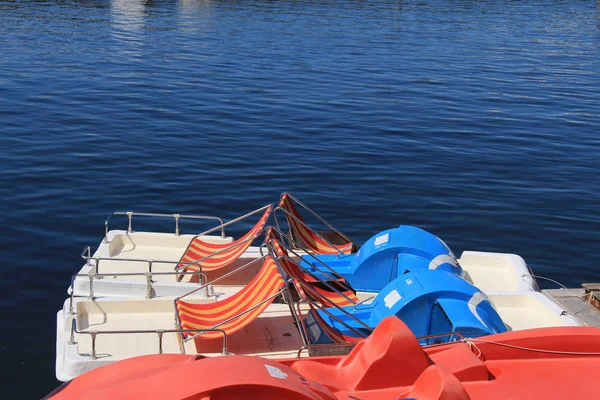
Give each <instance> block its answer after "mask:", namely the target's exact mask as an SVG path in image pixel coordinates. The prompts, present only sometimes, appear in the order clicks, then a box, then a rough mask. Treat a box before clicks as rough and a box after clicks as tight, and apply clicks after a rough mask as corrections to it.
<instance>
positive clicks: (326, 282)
mask: <svg viewBox="0 0 600 400" xmlns="http://www.w3.org/2000/svg"><path fill="white" fill-rule="evenodd" d="M275 258H276V259H279V258H285V259H286V260H288V261H289V262H291V263H293V264H295V265H296V266H297V267H298V268H300V270H302V271H303V272H305V273H307V274H308V275H310V276H311V277H312V278H313V279H316V280H317V281H318V282H320V283H322V284H324V285H325V286H327V287H328V288H329V289H331V290H332V291H334V292H335V293H337V294H339V295H341V296H342V297H343V298H345V299H346V300H348V301H349V302H350V303H352V304H353V305H355V306H356V305H357V303H356V302H355V301H354V300H352V299H351V298H349V297H348V296H346V295H345V294H344V293H342V292H340V291H339V290H337V289H336V288H335V287H333V286H332V285H330V284H329V283H328V281H325V280H322V279H320V278H318V277H317V276H316V275H313V274H312V273H311V272H310V271H308V270H307V269H306V268H303V267H302V266H301V265H299V264H297V263H296V262H294V261H293V260H292V259H291V258H290V257H289V256H285V255H281V256H278V257H275ZM321 272H322V271H321ZM324 274H325V276H328V277H329V278H332V277H331V276H329V275H327V274H326V273H324ZM332 281H335V279H332ZM338 284H339V285H341V286H345V287H346V288H347V289H348V290H352V289H351V288H350V287H348V286H346V285H344V284H343V283H342V282H338ZM312 292H313V293H315V291H314V290H313V291H312ZM317 296H320V297H324V296H322V295H319V294H318V293H317Z"/></svg>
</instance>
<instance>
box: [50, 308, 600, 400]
mask: <svg viewBox="0 0 600 400" xmlns="http://www.w3.org/2000/svg"><path fill="white" fill-rule="evenodd" d="M599 368H600V329H598V328H593V327H557V328H541V329H532V330H524V331H518V332H506V333H501V334H495V335H490V336H485V337H482V338H479V339H471V340H468V339H465V340H461V341H457V342H453V343H449V344H444V345H432V346H426V347H421V346H420V342H419V340H418V339H417V338H416V337H415V336H414V334H413V333H412V332H411V330H410V329H409V328H408V327H407V326H406V325H405V324H404V323H403V322H402V321H401V320H400V319H398V318H396V317H388V318H386V319H385V320H383V321H382V323H381V324H380V325H379V326H378V327H377V329H375V331H374V332H373V334H372V335H371V336H370V337H369V338H367V339H365V340H363V341H361V342H359V343H357V344H355V345H354V346H353V348H352V350H351V351H350V353H349V354H347V355H343V356H327V357H311V358H308V359H305V358H296V359H284V360H269V359H265V358H261V357H250V356H229V357H217V358H206V357H203V356H189V355H182V354H179V355H175V354H169V355H150V356H143V357H135V358H131V359H129V360H124V361H120V362H118V363H114V364H112V365H108V366H105V367H102V368H98V369H96V370H94V371H91V372H88V373H86V374H84V375H82V376H80V377H78V378H75V379H74V380H72V381H70V382H67V383H65V384H63V385H62V386H60V387H59V388H57V389H56V390H55V391H54V392H52V393H50V394H49V395H48V396H47V397H46V399H53V400H69V399H78V398H82V397H85V398H87V399H90V400H92V399H106V398H111V399H125V398H145V399H169V400H179V399H190V398H199V399H200V398H201V399H208V398H210V399H215V400H225V399H237V398H246V399H281V398H286V399H295V400H305V399H306V400H342V399H362V400H369V399H378V400H386V399H390V400H395V399H406V400H408V399H418V400H477V399H486V400H493V399H509V398H510V399H531V398H544V399H549V400H551V399H556V400H560V399H564V398H565V397H569V398H577V399H580V398H581V399H584V398H586V399H587V398H595V397H596V394H597V385H595V384H594V382H595V381H596V375H595V374H596V371H597V370H598V369H599Z"/></svg>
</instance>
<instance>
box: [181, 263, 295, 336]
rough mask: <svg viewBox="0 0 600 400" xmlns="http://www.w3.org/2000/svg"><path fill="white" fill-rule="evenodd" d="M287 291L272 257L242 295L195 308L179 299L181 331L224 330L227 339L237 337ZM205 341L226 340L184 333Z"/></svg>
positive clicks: (204, 334) (208, 333) (211, 333)
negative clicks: (237, 333) (228, 336)
mask: <svg viewBox="0 0 600 400" xmlns="http://www.w3.org/2000/svg"><path fill="white" fill-rule="evenodd" d="M285 288H286V285H285V282H284V280H283V277H282V276H281V273H280V272H279V269H278V267H277V265H276V264H275V261H274V260H273V258H272V257H271V256H266V257H265V258H264V262H263V265H262V267H261V269H260V271H259V272H258V273H257V274H256V276H255V277H254V279H252V281H250V283H248V285H246V286H245V287H244V288H243V289H242V290H241V291H239V292H237V293H236V294H234V295H233V296H230V297H227V298H225V299H224V300H221V301H217V302H216V303H204V304H194V303H190V302H186V301H183V300H181V299H177V300H176V301H175V308H176V313H177V321H178V323H179V326H180V329H193V330H202V329H216V328H218V329H220V330H222V331H224V332H225V333H226V334H227V335H230V334H232V333H235V332H237V331H239V330H241V329H243V328H244V327H246V326H248V325H249V324H250V323H251V322H252V321H254V320H255V319H256V318H257V317H258V316H259V315H260V314H261V313H262V312H263V311H265V309H266V308H267V307H268V306H269V305H270V304H271V303H272V302H273V300H274V299H275V298H276V297H277V296H278V295H279V294H281V293H282V292H283V291H284V290H285ZM182 336H183V337H184V338H187V339H188V340H189V339H190V338H191V337H198V338H201V339H216V338H222V336H223V335H222V334H221V333H220V332H214V331H213V332H210V331H209V332H204V333H203V332H200V333H194V332H192V333H189V332H186V333H183V334H182Z"/></svg>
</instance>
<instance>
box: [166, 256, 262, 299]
mask: <svg viewBox="0 0 600 400" xmlns="http://www.w3.org/2000/svg"><path fill="white" fill-rule="evenodd" d="M266 257H267V256H266V255H264V256H262V257H259V258H255V259H254V260H251V261H249V262H247V263H246V264H244V265H241V266H239V267H237V268H236V269H234V270H233V271H230V272H228V273H226V274H225V275H221V276H220V277H218V278H215V279H213V280H212V281H210V282H205V283H204V284H203V285H202V286H200V287H199V288H196V289H194V290H192V291H191V292H189V293H186V294H184V295H183V296H180V297H177V298H176V299H175V300H176V301H177V300H180V299H183V298H184V297H187V296H189V295H191V294H193V293H196V292H197V291H198V290H202V289H204V288H205V287H208V286H209V285H214V284H215V282H220V281H222V280H223V279H225V278H227V277H229V276H231V275H233V274H235V273H237V272H239V271H241V270H243V269H246V268H247V267H249V266H250V265H252V264H254V263H255V262H257V261H259V260H263V259H265V258H266ZM175 273H179V274H183V272H175Z"/></svg>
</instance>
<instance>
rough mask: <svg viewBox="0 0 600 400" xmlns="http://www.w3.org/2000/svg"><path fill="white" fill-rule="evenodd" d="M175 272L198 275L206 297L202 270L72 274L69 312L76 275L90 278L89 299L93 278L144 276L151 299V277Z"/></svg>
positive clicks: (92, 296) (204, 277)
mask: <svg viewBox="0 0 600 400" xmlns="http://www.w3.org/2000/svg"><path fill="white" fill-rule="evenodd" d="M176 274H185V275H192V276H193V275H199V276H200V277H201V279H202V281H201V282H200V284H201V285H202V286H201V287H200V288H199V289H201V288H206V294H205V296H206V297H208V285H207V284H203V283H202V282H206V280H207V279H208V278H207V276H206V274H205V273H203V272H199V271H190V272H185V273H182V272H115V273H108V274H74V275H72V276H71V296H70V299H69V313H70V314H73V297H75V279H76V278H78V277H87V278H89V280H90V288H89V291H88V298H89V299H93V298H94V286H93V284H94V279H102V278H105V277H107V276H145V277H146V298H147V299H151V298H152V297H153V296H152V284H153V283H154V282H153V281H152V277H153V276H154V275H176Z"/></svg>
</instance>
